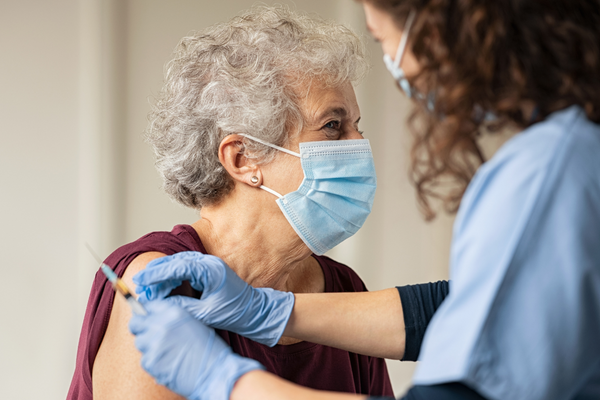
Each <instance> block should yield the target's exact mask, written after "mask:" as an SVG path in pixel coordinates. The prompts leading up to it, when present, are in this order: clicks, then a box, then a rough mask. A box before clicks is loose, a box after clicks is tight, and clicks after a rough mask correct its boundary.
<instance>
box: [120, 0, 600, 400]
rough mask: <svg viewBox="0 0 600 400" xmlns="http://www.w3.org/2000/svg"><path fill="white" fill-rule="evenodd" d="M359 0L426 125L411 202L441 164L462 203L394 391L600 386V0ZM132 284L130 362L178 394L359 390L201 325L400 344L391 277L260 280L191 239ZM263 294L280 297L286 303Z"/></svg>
mask: <svg viewBox="0 0 600 400" xmlns="http://www.w3.org/2000/svg"><path fill="white" fill-rule="evenodd" d="M363 6H364V10H365V15H366V20H367V25H368V27H369V30H370V31H371V33H372V35H373V37H374V38H375V39H376V40H378V41H379V42H380V43H381V45H382V48H383V51H384V54H385V63H386V65H387V67H388V69H389V70H390V72H391V73H392V75H393V76H394V78H395V79H396V81H397V83H398V85H399V87H400V89H401V90H403V91H404V92H405V93H406V95H407V96H409V97H410V98H411V99H412V100H413V101H414V102H415V103H416V105H417V109H416V113H417V116H418V117H421V119H422V120H423V121H424V123H425V126H424V127H423V126H420V131H418V132H416V133H415V142H414V146H413V152H412V154H413V165H412V172H413V176H414V177H415V181H416V186H417V191H418V196H419V200H420V203H421V205H422V207H423V209H424V210H425V212H426V213H430V212H431V209H430V207H429V199H430V197H431V196H432V195H435V194H436V193H435V189H436V183H437V182H439V181H440V179H444V180H447V179H448V178H451V179H453V180H454V182H455V185H454V188H455V191H453V192H451V193H450V194H449V195H447V196H446V197H445V201H446V205H447V206H448V207H450V208H452V207H453V206H458V205H459V204H460V208H459V210H458V215H457V218H456V222H455V226H454V230H453V243H452V251H451V260H450V264H451V287H450V294H449V295H448V297H446V299H445V301H444V302H443V303H442V305H441V307H440V308H439V309H438V310H437V312H436V314H435V316H434V317H433V319H432V320H431V323H430V324H429V327H428V329H427V333H426V335H425V339H424V342H423V345H422V348H421V349H420V351H421V352H420V357H419V360H420V364H419V366H418V368H417V371H416V373H415V376H414V386H413V387H412V388H411V389H410V390H409V391H408V393H407V394H406V395H405V397H404V398H405V399H434V400H435V399H488V400H491V399H494V400H497V399H527V400H541V399H545V400H548V399H598V398H600V125H599V124H600V2H599V1H597V0H552V1H550V0H535V1H534V0H496V1H485V0H464V1H453V0H403V1H401V0H395V1H393V0H364V1H363ZM486 127H488V128H491V129H499V128H500V127H510V128H513V129H516V130H518V131H519V133H518V134H516V135H515V136H514V137H513V138H511V139H510V140H509V141H508V142H507V143H506V144H505V145H504V146H503V147H502V148H501V149H500V150H499V151H498V152H497V153H496V154H495V155H494V157H493V158H492V159H490V160H489V161H486V162H485V163H483V161H484V160H483V157H482V156H481V152H480V151H479V149H478V146H477V138H478V135H479V132H480V131H481V130H482V129H484V128H486ZM481 163H483V164H482V165H481V166H478V165H479V164H481ZM475 171H476V173H475ZM181 280H190V282H191V284H192V286H194V287H195V288H196V289H197V290H201V291H203V295H202V298H201V300H195V299H186V298H171V299H170V300H161V298H162V297H164V295H165V294H166V293H168V292H169V291H170V289H171V288H172V287H174V286H177V285H178V284H179V282H181ZM136 283H137V284H138V289H140V291H141V293H142V294H141V296H140V297H141V298H142V299H143V300H149V302H148V303H147V306H148V309H149V311H150V313H149V315H148V316H147V317H139V316H137V317H134V318H133V319H132V321H131V324H130V329H131V330H132V332H133V333H134V334H136V335H137V339H136V345H137V346H138V348H139V350H140V351H141V352H142V354H143V356H142V365H143V367H144V368H145V369H146V370H147V371H148V372H149V373H150V374H152V375H154V376H155V377H156V379H157V381H158V382H159V383H162V384H164V385H166V386H167V387H169V388H170V389H172V390H174V391H175V392H178V393H180V394H182V395H184V396H185V397H187V398H189V399H208V398H210V399H228V398H229V399H244V400H248V399H254V398H256V399H261V400H265V399H266V400H268V399H332V400H333V399H345V398H347V399H351V398H360V397H357V396H353V395H347V394H336V393H331V392H318V391H314V390H311V389H306V388H302V387H300V386H297V385H294V384H291V383H289V382H286V381H285V380H283V379H281V378H278V377H276V376H274V375H271V374H269V373H267V372H265V371H263V370H262V368H261V366H260V365H259V364H257V363H256V362H253V361H251V360H247V359H244V358H242V357H240V356H237V355H236V354H234V353H233V352H232V351H231V349H230V348H229V347H228V346H226V345H225V344H224V343H223V342H222V341H220V340H219V338H218V337H216V336H215V333H214V330H213V329H212V328H210V327H214V328H220V329H227V330H231V331H233V332H236V333H239V334H241V335H245V336H247V337H249V338H251V339H254V340H257V341H261V340H263V341H264V340H266V339H268V340H273V338H274V337H275V338H277V337H280V336H281V335H284V334H285V336H289V337H295V338H298V339H303V340H310V341H313V342H317V343H322V344H327V345H331V346H337V347H340V348H343V349H346V350H349V351H354V352H360V353H364V354H369V355H376V356H383V357H396V358H398V354H397V349H398V343H396V342H395V339H396V338H397V337H398V336H397V335H396V332H395V329H396V328H395V327H397V324H394V321H397V320H398V319H399V318H402V316H401V315H398V314H397V311H396V312H395V313H392V312H391V310H397V307H396V308H394V307H390V302H394V301H395V302H397V301H398V296H397V292H396V294H395V297H394V296H392V293H393V292H394V291H396V289H389V290H384V291H380V292H371V293H334V294H328V293H324V294H298V295H292V294H290V293H284V292H278V291H274V290H268V289H256V288H252V287H251V286H248V285H247V284H245V283H244V282H243V281H241V280H240V279H239V278H237V276H236V275H235V274H234V273H232V272H231V270H230V269H229V268H228V267H227V266H226V265H225V264H224V263H222V262H221V261H220V260H218V259H216V258H214V257H210V256H202V255H198V254H195V253H194V254H189V253H188V254H180V255H178V256H172V257H165V258H164V259H160V260H159V261H156V262H155V264H154V265H149V267H148V268H147V269H146V270H145V271H143V272H141V273H139V274H138V276H137V277H136ZM175 303H176V304H175ZM273 304H279V305H281V304H287V305H288V307H283V308H285V309H286V310H292V311H291V313H289V312H288V313H287V314H285V315H283V316H282V315H281V309H282V307H273ZM292 304H293V307H291V305H292ZM401 345H402V346H401V347H403V344H401Z"/></svg>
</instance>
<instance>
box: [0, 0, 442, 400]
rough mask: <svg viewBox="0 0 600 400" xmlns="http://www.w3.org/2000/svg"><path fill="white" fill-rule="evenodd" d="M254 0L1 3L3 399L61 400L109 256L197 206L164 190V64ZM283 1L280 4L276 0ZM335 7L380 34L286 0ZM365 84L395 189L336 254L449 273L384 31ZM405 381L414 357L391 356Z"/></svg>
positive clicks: (386, 276) (384, 171) (382, 275)
mask: <svg viewBox="0 0 600 400" xmlns="http://www.w3.org/2000/svg"><path fill="white" fill-rule="evenodd" d="M253 3H254V1H253V0H252V1H250V0H226V1H225V0H224V1H220V2H216V1H210V0H178V1H168V0H128V1H126V0H46V1H42V0H38V1H35V0H3V1H2V2H0V54H1V55H2V56H1V58H0V60H1V64H0V88H1V90H0V121H1V122H2V123H1V124H0V137H1V138H2V142H1V144H0V167H1V168H0V177H1V178H0V182H2V188H1V189H0V191H1V193H2V195H1V197H0V205H1V207H0V227H2V231H1V233H0V246H1V247H0V249H1V250H2V254H3V256H4V257H3V262H2V265H1V266H0V271H2V272H3V280H4V282H5V284H4V285H3V290H2V291H0V301H1V307H0V310H1V311H0V321H1V322H0V398H2V399H11V400H13V399H15V400H18V399H32V398H44V399H61V398H64V397H65V395H66V391H67V388H68V385H69V382H70V379H71V374H72V372H73V367H74V361H75V352H76V346H77V340H78V335H79V329H80V327H81V322H82V318H83V310H84V308H85V303H86V301H87V295H88V291H89V287H90V284H91V278H92V276H93V274H94V272H95V268H96V263H95V262H94V261H93V259H92V258H91V257H90V256H89V254H88V253H87V251H86V250H85V248H84V247H83V243H84V241H87V242H89V243H90V244H91V245H92V247H94V248H95V249H96V251H97V252H99V253H100V254H101V256H105V255H106V254H108V253H109V252H110V251H111V250H112V249H114V248H115V247H116V246H118V245H120V244H122V243H125V242H127V241H131V240H134V239H136V238H137V237H139V236H141V235H143V234H145V233H147V232H149V231H152V230H157V229H170V228H171V227H172V226H173V225H175V224H177V223H190V222H193V221H194V220H195V219H196V213H195V212H193V211H190V210H186V209H184V208H182V207H180V206H178V205H176V204H174V203H172V202H171V201H170V200H169V199H168V198H167V197H166V196H165V195H164V194H163V193H161V191H160V181H159V179H158V176H157V174H156V173H155V171H154V168H153V160H152V154H151V152H150V149H149V148H148V146H147V145H146V144H144V143H143V140H142V137H141V132H142V131H143V130H144V128H145V125H146V114H147V113H148V111H149V106H148V97H149V96H152V95H153V94H155V93H157V92H158V91H159V90H160V87H161V82H162V74H163V65H164V63H165V62H166V61H167V60H168V58H169V55H170V54H171V51H172V50H173V48H174V47H175V45H176V44H177V42H178V41H179V39H180V38H181V37H182V36H184V35H185V34H187V33H188V32H189V31H192V30H197V29H201V28H203V27H205V26H207V25H209V24H212V23H214V22H216V21H220V20H224V19H228V18H230V17H231V16H233V15H234V14H235V13H237V12H238V11H239V10H241V9H245V8H248V7H250V6H251V5H252V4H253ZM267 3H272V2H271V1H268V2H267ZM277 3H283V4H293V3H295V4H296V7H297V8H298V9H301V10H306V11H310V12H315V13H318V14H321V15H323V16H326V17H330V18H335V19H338V20H340V21H343V22H345V23H347V24H348V25H350V26H352V27H353V28H354V29H355V30H357V31H360V32H362V33H363V34H364V35H365V37H367V34H366V31H365V28H364V21H363V16H362V11H361V8H360V5H358V4H356V3H355V2H354V1H352V0H331V1H321V0H296V1H294V2H293V3H292V1H281V0H279V1H277ZM367 40H368V41H369V42H368V43H369V49H370V51H371V54H372V58H373V64H374V66H373V69H372V72H371V74H370V76H369V78H368V79H367V80H366V82H365V83H364V84H363V85H361V86H360V87H359V88H358V90H357V94H358V101H359V105H360V106H361V111H362V116H363V119H362V121H363V122H361V127H362V128H363V129H364V130H365V134H366V137H367V138H369V139H370V140H371V143H372V146H373V150H374V153H375V160H376V167H377V172H378V180H379V188H378V192H377V197H376V201H375V208H374V211H373V213H372V215H371V217H370V218H369V219H368V221H367V223H366V224H365V227H364V228H363V229H362V230H361V231H360V232H359V233H358V234H357V235H356V236H355V237H353V238H351V239H349V240H348V241H347V242H345V243H343V244H342V245H340V246H339V247H338V248H336V249H334V250H333V251H332V252H331V255H332V256H333V257H334V258H336V259H338V260H340V261H342V262H345V263H347V264H349V265H350V266H352V267H353V268H354V269H355V270H356V271H357V272H358V273H359V274H360V275H361V276H362V277H363V279H364V280H365V282H366V283H367V286H368V287H369V288H370V289H380V288H385V287H390V286H392V285H401V284H407V283H415V282H422V281H431V280H438V279H444V278H445V277H446V275H447V272H446V271H447V256H448V251H449V238H450V225H451V222H452V220H451V219H450V218H448V217H442V218H439V219H438V220H436V222H434V223H433V224H426V223H424V222H423V220H422V218H421V216H420V215H419V213H418V212H417V209H416V206H415V200H414V190H413V189H412V187H411V186H410V185H409V183H408V179H407V163H408V159H407V154H408V137H409V135H408V132H407V131H406V128H405V124H404V120H405V117H406V115H407V112H408V105H409V104H408V102H407V100H406V99H404V98H403V97H402V95H401V94H400V93H399V92H398V91H397V90H396V89H395V87H394V86H393V81H392V79H391V77H390V76H389V74H388V73H387V71H386V70H385V67H384V66H383V63H382V62H381V61H380V60H381V50H379V48H378V45H377V44H376V43H374V42H373V41H372V40H370V39H367ZM388 365H389V366H390V372H391V375H392V380H393V383H394V387H395V389H396V391H397V393H398V394H400V393H401V392H402V391H403V390H404V388H405V387H406V386H407V385H408V383H409V380H410V375H411V371H412V369H413V365H411V364H401V363H399V362H391V363H389V364H388Z"/></svg>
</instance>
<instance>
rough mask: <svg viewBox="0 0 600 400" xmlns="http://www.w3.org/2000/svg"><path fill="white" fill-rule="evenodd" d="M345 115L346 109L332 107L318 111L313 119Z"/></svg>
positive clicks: (342, 116) (346, 113) (318, 119)
mask: <svg viewBox="0 0 600 400" xmlns="http://www.w3.org/2000/svg"><path fill="white" fill-rule="evenodd" d="M346 115H348V111H347V110H346V109H345V108H344V107H332V108H328V109H326V110H325V111H323V112H321V113H319V114H318V115H317V118H315V119H316V120H317V121H320V120H323V119H326V118H330V117H339V118H344V117H345V116H346Z"/></svg>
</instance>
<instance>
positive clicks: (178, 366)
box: [129, 300, 264, 400]
mask: <svg viewBox="0 0 600 400" xmlns="http://www.w3.org/2000/svg"><path fill="white" fill-rule="evenodd" d="M145 306H146V310H147V311H148V315H138V314H133V316H132V318H131V320H130V321H129V330H130V331H131V333H133V334H134V335H136V338H135V346H136V347H137V348H138V350H139V351H141V352H142V367H143V368H144V369H145V370H146V371H147V372H148V373H149V374H150V375H152V376H153V377H154V378H155V379H156V382H158V383H160V384H161V385H165V386H166V387H168V388H169V389H171V390H172V391H174V392H175V393H178V394H180V395H182V396H184V397H186V398H187V399H190V400H209V399H210V400H228V399H229V396H230V395H231V391H232V389H233V385H234V384H235V382H236V381H237V380H238V379H239V378H240V377H241V376H242V375H244V374H245V373H247V372H250V371H252V370H255V369H264V367H263V366H262V365H261V364H260V363H259V362H258V361H255V360H252V359H249V358H244V357H242V356H239V355H237V354H235V353H234V352H233V351H232V350H231V348H230V347H229V346H228V345H227V344H226V343H225V342H224V341H223V339H221V338H220V337H219V335H217V334H216V333H215V330H214V329H212V328H209V327H207V326H205V325H203V324H202V323H201V322H200V321H197V320H196V319H195V318H194V317H193V316H191V315H190V314H189V313H188V312H187V311H185V310H184V309H182V308H181V307H179V306H177V305H176V304H172V303H171V302H169V301H165V300H156V301H152V302H149V303H146V304H145Z"/></svg>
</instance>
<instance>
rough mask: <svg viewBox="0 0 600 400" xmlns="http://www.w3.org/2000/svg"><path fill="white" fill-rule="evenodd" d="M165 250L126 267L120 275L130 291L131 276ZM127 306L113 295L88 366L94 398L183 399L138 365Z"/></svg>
mask: <svg viewBox="0 0 600 400" xmlns="http://www.w3.org/2000/svg"><path fill="white" fill-rule="evenodd" d="M163 256H165V254H163V253H158V252H149V253H144V254H140V255H139V256H138V257H136V258H135V259H134V260H133V261H132V262H131V264H129V266H128V267H127V269H126V271H125V273H124V275H123V277H122V279H123V282H124V283H125V284H126V285H127V286H128V287H129V289H130V290H131V291H132V293H134V291H135V284H134V283H133V280H132V278H133V276H134V275H135V274H136V273H138V272H139V271H141V270H143V269H144V268H146V264H148V263H149V262H150V261H151V260H154V259H155V258H159V257H163ZM130 318H131V309H130V308H129V304H128V303H127V302H126V301H125V299H124V298H123V296H120V295H116V298H115V301H114V304H113V308H112V311H111V314H110V320H109V322H108V327H107V329H106V333H105V335H104V338H103V339H102V343H101V345H100V349H99V350H98V354H97V355H96V359H95V361H94V367H93V370H92V382H93V393H94V398H95V399H98V400H104V399H110V400H120V399H127V400H135V399H140V400H142V399H143V400H152V399H162V400H165V399H183V398H182V397H181V396H179V395H177V394H175V393H173V392H171V391H170V390H169V389H167V388H166V387H164V386H162V385H159V384H157V383H156V382H155V381H154V378H152V377H151V376H150V375H148V374H147V373H146V372H145V371H144V370H143V369H142V367H141V364H140V360H141V354H140V353H139V352H138V350H137V349H136V348H135V343H134V339H135V338H134V336H133V335H132V334H131V333H130V332H129V327H128V324H129V319H130Z"/></svg>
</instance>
